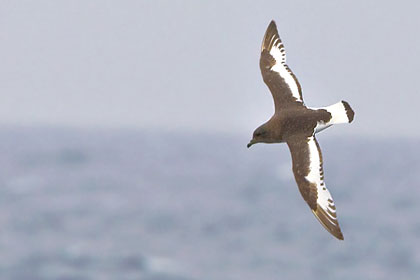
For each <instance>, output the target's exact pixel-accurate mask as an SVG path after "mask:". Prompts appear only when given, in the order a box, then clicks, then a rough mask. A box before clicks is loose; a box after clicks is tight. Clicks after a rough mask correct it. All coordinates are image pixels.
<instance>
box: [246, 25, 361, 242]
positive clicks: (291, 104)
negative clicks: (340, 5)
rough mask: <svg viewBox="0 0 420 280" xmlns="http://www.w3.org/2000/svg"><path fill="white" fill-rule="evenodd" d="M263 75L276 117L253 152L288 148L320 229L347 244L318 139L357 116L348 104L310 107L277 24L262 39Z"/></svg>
mask: <svg viewBox="0 0 420 280" xmlns="http://www.w3.org/2000/svg"><path fill="white" fill-rule="evenodd" d="M260 69H261V74H262V76H263V79H264V82H265V83H266V85H267V86H268V88H269V89H270V91H271V93H272V95H273V99H274V107H275V113H274V115H273V116H272V117H271V118H270V119H269V120H268V121H267V122H266V123H264V124H262V125H261V126H260V127H258V128H257V129H256V130H255V131H254V134H253V138H252V140H251V141H250V143H249V144H248V147H250V146H252V145H253V144H256V143H282V142H286V143H287V145H288V146H289V149H290V153H291V155H292V165H293V173H294V175H295V179H296V183H297V185H298V187H299V190H300V193H301V194H302V196H303V198H304V199H305V201H306V202H307V203H308V205H309V207H310V208H311V210H312V212H313V213H314V214H315V216H316V217H317V218H318V220H319V221H320V223H321V224H322V225H323V226H324V227H325V228H326V229H327V230H328V231H329V232H330V233H331V234H333V235H334V236H335V237H336V238H338V239H343V234H342V233H341V229H340V226H339V224H338V220H337V215H336V209H335V205H334V202H333V199H332V197H331V194H330V193H329V191H328V190H327V188H326V187H325V183H324V173H323V167H322V154H321V150H320V147H319V144H318V142H317V140H316V138H315V134H316V133H318V132H320V131H322V130H324V129H326V128H328V127H330V126H332V125H334V124H338V123H350V122H351V121H353V118H354V112H353V110H352V109H351V107H350V105H349V104H348V103H347V102H345V101H340V102H338V103H336V104H334V105H331V106H328V107H324V108H308V107H306V106H305V104H304V102H303V98H302V90H301V86H300V84H299V82H298V80H297V78H296V76H295V75H294V74H293V72H292V71H291V70H290V68H289V67H288V66H287V64H286V53H285V50H284V46H283V43H282V42H281V40H280V37H279V35H278V32H277V27H276V24H275V23H274V21H272V22H271V23H270V25H269V26H268V28H267V31H266V33H265V36H264V39H263V44H262V49H261V58H260Z"/></svg>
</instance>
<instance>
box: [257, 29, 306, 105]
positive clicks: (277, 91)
mask: <svg viewBox="0 0 420 280" xmlns="http://www.w3.org/2000/svg"><path fill="white" fill-rule="evenodd" d="M260 68H261V74H262V76H263V79H264V82H265V83H266V85H267V86H268V88H269V89H270V91H271V94H272V95H273V99H274V106H275V109H276V111H278V110H280V109H281V108H285V107H291V106H296V105H297V106H301V105H303V98H302V90H301V87H300V84H299V82H298V80H297V78H296V76H295V75H294V74H293V73H292V71H291V70H290V68H289V67H288V66H287V64H286V52H285V50H284V46H283V43H282V42H281V40H280V37H279V34H278V32H277V27H276V23H275V22H274V21H271V23H270V25H269V26H268V28H267V31H266V32H265V35H264V39H263V43H262V47H261V57H260Z"/></svg>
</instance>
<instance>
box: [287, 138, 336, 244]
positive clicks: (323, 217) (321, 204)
mask: <svg viewBox="0 0 420 280" xmlns="http://www.w3.org/2000/svg"><path fill="white" fill-rule="evenodd" d="M287 145H288V146H289V149H290V153H291V154H292V161H293V173H294V175H295V179H296V183H297V185H298V187H299V191H300V193H301V194H302V196H303V199H304V200H305V201H306V202H307V203H308V205H309V207H310V208H311V210H312V213H314V215H315V217H316V218H317V219H318V220H319V222H320V223H321V224H322V225H323V226H324V227H325V229H326V230H328V231H329V232H330V233H331V234H332V235H334V236H335V237H336V238H338V239H341V240H343V239H344V237H343V234H342V233H341V229H340V226H339V224H338V220H337V213H336V210H335V205H334V201H333V199H332V196H331V194H330V192H329V191H328V190H327V188H326V186H325V183H324V171H323V167H322V154H321V149H320V147H319V144H318V142H317V141H316V138H315V136H310V137H301V138H298V137H297V138H295V139H291V140H290V141H288V142H287Z"/></svg>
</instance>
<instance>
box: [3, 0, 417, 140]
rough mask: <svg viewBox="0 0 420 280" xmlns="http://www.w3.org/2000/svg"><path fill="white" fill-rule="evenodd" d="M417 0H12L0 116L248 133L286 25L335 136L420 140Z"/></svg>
mask: <svg viewBox="0 0 420 280" xmlns="http://www.w3.org/2000/svg"><path fill="white" fill-rule="evenodd" d="M419 9H420V3H419V2H417V1H310V0H307V1H281V0H276V1H103V0H101V1H99V0H92V1H89V0H83V1H54V0H51V1H42V0H40V1H10V0H9V1H5V0H2V1H0V62H1V63H0V97H1V99H0V124H2V125H23V126H33V125H52V126H72V127H105V128H114V127H129V128H139V129H155V130H175V131H177V130H179V131H196V132H204V131H205V132H215V133H217V132H220V133H249V134H250V135H251V133H252V131H253V130H254V129H255V128H256V127H257V126H258V125H260V124H261V123H263V122H264V121H266V120H267V119H269V118H270V116H271V114H272V113H273V103H272V99H271V95H270V93H269V91H268V88H267V87H266V86H265V84H264V83H263V81H262V78H261V74H260V70H259V55H260V46H261V41H262V38H263V35H264V32H265V30H266V28H267V26H268V24H269V22H270V21H271V20H272V19H274V20H275V21H276V23H277V26H278V29H279V33H280V37H281V38H282V40H283V42H284V45H285V48H286V52H287V63H288V65H289V66H290V68H291V69H292V70H293V72H294V73H295V74H296V76H297V77H298V79H299V82H300V84H301V86H302V89H303V96H304V100H305V103H306V104H307V105H308V106H313V107H321V106H327V105H330V104H333V103H335V102H338V101H340V100H346V101H348V102H349V103H350V104H351V106H352V107H353V109H354V111H355V112H356V116H355V121H354V123H353V124H352V125H351V126H339V127H338V126H337V127H336V128H334V130H333V131H331V132H330V133H332V134H335V135H341V134H343V135H368V136H375V137H376V136H378V137H387V136H395V137H399V136H404V137H420V129H419V125H418V119H419V117H418V109H417V104H418V103H419V101H420V94H419V89H418V87H417V86H416V80H417V77H418V74H419V68H420V56H419V55H418V53H419V49H420V47H419V46H420V32H418V28H419V26H420V19H419V17H418V11H419Z"/></svg>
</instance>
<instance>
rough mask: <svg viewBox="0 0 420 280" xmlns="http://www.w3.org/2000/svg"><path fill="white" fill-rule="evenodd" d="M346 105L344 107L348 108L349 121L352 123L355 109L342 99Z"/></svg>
mask: <svg viewBox="0 0 420 280" xmlns="http://www.w3.org/2000/svg"><path fill="white" fill-rule="evenodd" d="M341 102H342V103H343V105H344V108H345V109H346V113H347V118H348V119H349V123H351V122H352V121H353V119H354V111H353V109H352V108H351V107H350V104H349V103H347V102H346V101H344V100H342V101H341Z"/></svg>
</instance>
